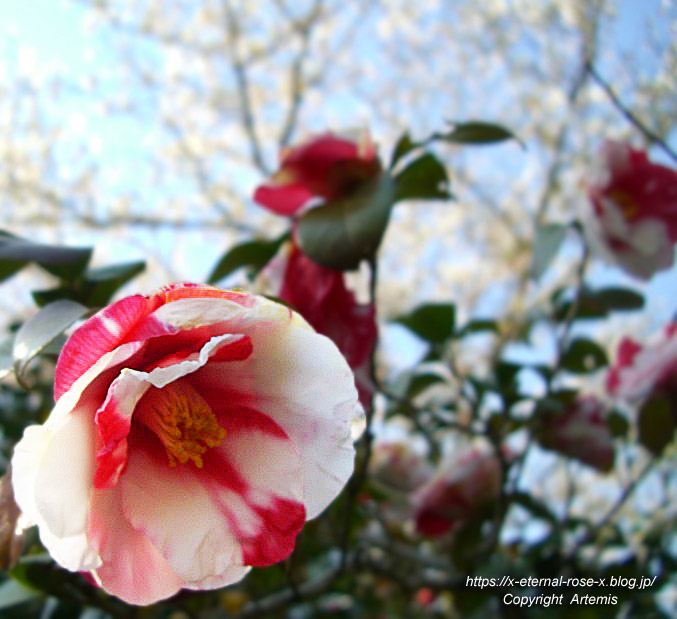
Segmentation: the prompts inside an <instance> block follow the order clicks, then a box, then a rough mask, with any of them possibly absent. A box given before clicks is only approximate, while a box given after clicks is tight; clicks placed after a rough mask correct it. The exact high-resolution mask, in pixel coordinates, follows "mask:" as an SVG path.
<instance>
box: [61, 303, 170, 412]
mask: <svg viewBox="0 0 677 619" xmlns="http://www.w3.org/2000/svg"><path fill="white" fill-rule="evenodd" d="M157 306H158V304H157V301H156V300H155V299H149V298H148V297H144V296H141V295H135V296H132V297H127V298H125V299H122V300H121V301H118V302H117V303H113V305H110V306H108V307H107V308H105V309H103V310H101V311H100V312H97V313H96V314H95V315H94V316H92V317H91V318H90V319H89V320H88V321H87V322H85V323H84V324H83V325H82V326H81V327H80V328H79V329H77V330H76V331H75V332H74V333H73V334H72V335H71V336H70V338H69V339H68V341H67V342H66V345H65V346H64V347H63V350H62V351H61V354H60V355H59V360H58V362H57V364H56V372H55V375H54V399H55V400H58V399H59V398H60V397H61V396H62V395H63V394H64V393H65V392H66V391H68V389H70V387H71V386H72V385H73V383H74V382H75V381H76V380H77V379H78V378H79V377H80V376H81V375H82V374H84V373H85V372H86V371H87V370H88V369H89V368H90V367H92V365H94V363H96V361H98V360H99V359H100V358H101V357H102V356H103V355H104V354H105V353H107V352H111V351H112V350H114V349H115V348H117V347H118V346H119V345H120V344H122V343H123V342H124V341H126V339H127V335H128V333H129V332H130V331H131V330H132V329H134V327H135V326H136V325H137V324H138V323H139V322H140V321H141V320H142V319H143V318H145V317H146V316H148V314H150V313H151V312H152V311H153V310H155V309H156V308H157Z"/></svg>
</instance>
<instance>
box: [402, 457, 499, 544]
mask: <svg viewBox="0 0 677 619" xmlns="http://www.w3.org/2000/svg"><path fill="white" fill-rule="evenodd" d="M501 480H502V475H501V463H500V462H499V460H498V458H497V457H496V454H495V453H493V451H491V450H489V449H488V448H487V449H479V448H473V449H470V450H467V451H465V452H463V453H461V454H457V453H456V454H451V455H450V456H447V457H445V458H444V459H443V460H442V462H441V463H440V465H439V467H438V469H437V471H436V473H435V475H433V477H432V478H431V479H430V480H428V482H427V483H426V484H425V485H423V486H422V487H421V488H420V489H419V490H418V491H417V492H416V493H414V495H413V497H412V502H413V504H414V506H415V512H416V516H415V518H416V529H417V531H419V533H422V534H424V535H429V536H431V537H436V536H439V535H444V534H445V533H448V532H449V531H451V530H452V529H453V528H455V527H456V526H458V525H461V524H463V523H465V522H468V521H470V520H472V519H473V518H476V517H478V516H480V515H481V514H482V513H483V512H485V510H486V509H487V508H488V507H489V506H490V505H491V504H492V503H493V501H494V500H495V499H496V498H497V497H498V495H499V494H500V491H501Z"/></svg>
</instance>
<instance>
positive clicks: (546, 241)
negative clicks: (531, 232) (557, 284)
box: [531, 224, 567, 279]
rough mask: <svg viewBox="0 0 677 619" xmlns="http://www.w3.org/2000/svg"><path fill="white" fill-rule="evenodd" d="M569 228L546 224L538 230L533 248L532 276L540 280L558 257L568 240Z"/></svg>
mask: <svg viewBox="0 0 677 619" xmlns="http://www.w3.org/2000/svg"><path fill="white" fill-rule="evenodd" d="M566 234H567V227H566V226H562V225H560V224H546V225H543V226H539V227H538V230H536V238H535V239H534V245H533V248H532V257H531V276H532V277H533V278H534V279H540V277H541V276H542V275H543V273H545V271H546V270H547V269H548V267H549V266H550V263H551V262H552V260H553V258H554V257H555V256H556V255H557V252H558V251H559V248H560V246H561V245H562V242H563V241H564V239H565V238H566Z"/></svg>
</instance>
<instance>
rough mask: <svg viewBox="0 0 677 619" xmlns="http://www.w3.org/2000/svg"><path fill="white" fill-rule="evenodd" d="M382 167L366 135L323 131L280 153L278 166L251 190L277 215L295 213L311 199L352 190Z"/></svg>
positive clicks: (257, 199)
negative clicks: (356, 135) (354, 138)
mask: <svg viewBox="0 0 677 619" xmlns="http://www.w3.org/2000/svg"><path fill="white" fill-rule="evenodd" d="M380 170H381V164H380V162H379V160H378V158H377V157H376V150H375V149H374V145H373V144H372V143H371V139H370V138H369V136H368V135H364V136H361V138H360V139H358V140H356V141H354V140H350V139H348V138H343V137H339V136H336V135H334V134H333V133H324V134H322V135H318V136H315V137H313V138H310V139H309V140H308V141H306V142H304V143H303V144H301V145H299V146H296V147H294V148H288V149H285V150H283V151H282V153H281V154H280V169H279V170H278V171H277V172H276V173H275V174H274V175H273V177H272V178H271V179H270V181H269V182H268V183H267V184H265V185H261V186H260V187H259V188H258V189H257V190H256V192H255V193H254V200H255V201H256V202H258V203H259V204H260V205H262V206H265V207H266V208H267V209H270V210H271V211H273V212H275V213H277V214H278V215H294V214H295V213H296V212H297V211H298V210H299V209H300V208H301V207H303V206H305V205H307V204H308V203H309V202H310V201H311V200H313V199H318V198H319V199H323V200H334V199H336V198H341V197H343V196H345V195H348V194H349V193H351V192H352V191H353V190H354V189H355V188H356V187H358V186H359V185H360V184H361V183H362V182H364V181H365V180H367V179H369V178H372V177H373V176H375V175H376V174H378V173H379V172H380Z"/></svg>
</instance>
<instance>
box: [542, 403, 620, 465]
mask: <svg viewBox="0 0 677 619" xmlns="http://www.w3.org/2000/svg"><path fill="white" fill-rule="evenodd" d="M606 410H607V407H606V405H605V404H604V403H603V402H602V401H601V400H599V399H598V398H596V397H595V396H593V395H587V396H583V397H580V398H578V399H577V400H575V401H574V402H573V403H572V404H571V405H570V406H569V407H568V408H567V409H566V410H565V411H563V412H562V413H559V414H555V413H552V414H547V415H545V416H544V418H543V420H542V421H543V423H542V426H541V436H540V442H541V444H542V445H543V446H544V447H546V448H547V449H552V450H554V451H557V452H559V453H561V454H563V455H565V456H568V457H569V458H573V459H575V460H579V461H580V462H583V463H585V464H587V465H589V466H592V467H593V468H596V469H597V470H600V471H610V470H611V468H612V467H613V464H614V447H613V437H612V435H611V430H610V428H609V425H608V423H607V421H606Z"/></svg>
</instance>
